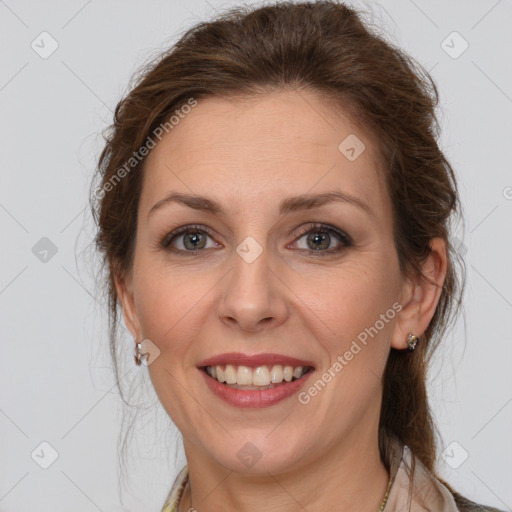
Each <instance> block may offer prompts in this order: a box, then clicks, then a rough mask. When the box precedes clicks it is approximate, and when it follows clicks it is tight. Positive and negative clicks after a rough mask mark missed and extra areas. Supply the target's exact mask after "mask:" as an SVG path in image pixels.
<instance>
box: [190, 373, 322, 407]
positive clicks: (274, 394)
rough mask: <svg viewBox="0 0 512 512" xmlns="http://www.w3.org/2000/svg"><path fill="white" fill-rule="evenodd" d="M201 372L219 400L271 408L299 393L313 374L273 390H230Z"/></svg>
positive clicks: (238, 405)
mask: <svg viewBox="0 0 512 512" xmlns="http://www.w3.org/2000/svg"><path fill="white" fill-rule="evenodd" d="M199 371H200V372H201V374H202V375H203V377H204V378H205V379H206V384H207V385H208V387H209V388H210V390H211V391H212V392H213V393H214V394H215V395H217V396H218V397H219V398H222V400H224V401H225V402H227V403H228V404H230V405H234V406H235V407H270V406H271V405H274V404H277V403H278V402H280V401H281V400H284V399H285V398H288V397H290V396H292V395H294V394H295V393H297V392H298V391H299V389H300V388H301V387H302V386H303V385H304V384H305V382H306V381H307V380H308V379H309V377H310V375H311V374H312V373H313V371H312V370H310V371H308V373H306V374H305V375H304V376H303V377H301V378H300V379H297V380H294V381H292V382H286V383H285V384H280V385H279V386H276V387H275V388H271V389H261V390H260V389H247V390H244V389H233V388H230V387H229V386H226V385H224V384H221V383H220V382H219V381H218V380H215V379H213V378H212V377H210V376H209V375H208V374H207V373H206V372H205V371H204V370H201V369H200V370H199Z"/></svg>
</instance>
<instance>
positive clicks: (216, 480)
mask: <svg viewBox="0 0 512 512" xmlns="http://www.w3.org/2000/svg"><path fill="white" fill-rule="evenodd" d="M187 448H189V450H187ZM185 451H186V452H190V447H187V446H185ZM193 452H194V453H191V454H190V453H187V460H188V461H189V464H188V466H189V482H190V485H187V487H186V489H185V493H184V495H183V497H182V500H181V502H180V507H179V511H180V512H185V511H188V510H189V509H192V507H193V509H197V510H200V511H201V512H213V511H215V512H216V511H218V510H237V511H240V512H256V511H258V512H260V511H261V510H265V511H269V512H273V511H279V512H296V511H297V510H337V511H340V512H341V511H343V512H356V511H357V512H361V511H368V512H377V511H378V510H379V507H380V505H381V503H382V500H383V498H384V495H385V493H386V490H387V487H388V481H389V474H388V471H387V470H386V468H385V466H384V464H383V463H382V461H381V460H380V454H379V450H378V442H377V437H376V435H375V436H371V437H370V436H366V438H365V436H364V435H362V433H361V432H360V431H359V432H355V431H354V432H353V433H352V434H351V435H349V436H348V437H347V438H345V439H344V441H343V442H342V443H339V444H338V445H337V447H336V448H334V449H330V450H326V452H325V453H323V454H322V456H321V457H317V458H316V459H315V460H314V461H312V462H310V463H308V464H306V465H304V466H302V467H300V468H299V469H294V470H290V471H288V472H284V473H283V472H281V473H279V474H275V475H272V474H271V473H269V472H267V473H265V474H263V475H262V474H258V475H242V474H239V473H235V472H232V471H229V470H226V469H225V468H223V467H221V466H218V467H217V468H214V466H212V465H211V464H208V462H206V461H204V460H201V457H196V455H197V454H196V453H195V451H194V450H193Z"/></svg>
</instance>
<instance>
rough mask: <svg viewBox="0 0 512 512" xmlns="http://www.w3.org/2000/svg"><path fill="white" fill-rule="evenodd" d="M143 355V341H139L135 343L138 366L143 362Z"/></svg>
mask: <svg viewBox="0 0 512 512" xmlns="http://www.w3.org/2000/svg"><path fill="white" fill-rule="evenodd" d="M143 355H144V354H143V353H142V343H137V344H136V345H135V352H134V357H135V364H136V365H137V366H140V365H141V364H142V361H141V358H142V356H143Z"/></svg>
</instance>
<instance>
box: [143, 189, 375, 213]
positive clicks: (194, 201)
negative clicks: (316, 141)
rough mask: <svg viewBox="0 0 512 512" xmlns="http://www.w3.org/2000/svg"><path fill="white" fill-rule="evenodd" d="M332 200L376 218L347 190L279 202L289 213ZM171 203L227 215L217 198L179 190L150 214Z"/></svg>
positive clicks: (364, 204) (294, 197)
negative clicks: (184, 192)
mask: <svg viewBox="0 0 512 512" xmlns="http://www.w3.org/2000/svg"><path fill="white" fill-rule="evenodd" d="M332 202H344V203H348V204H352V205H354V206H357V207H358V208H359V209H361V210H363V211H364V212H365V213H366V214H367V215H369V216H370V217H372V218H373V219H375V214H374V212H373V210H372V209H371V208H370V207H369V206H368V205H367V204H366V203H364V202H363V201H361V199H358V198H357V197H355V196H353V195H351V194H348V193H346V192H339V191H333V192H325V193H322V194H314V195H312V194H302V195H299V196H291V197H287V198H285V199H283V200H282V201H281V203H280V204H279V214H280V215H285V214H287V213H292V212H296V211H300V210H311V209H313V208H318V207H320V206H323V205H324V204H328V203H332ZM170 203H179V204H183V205H185V206H188V207H189V208H193V209H194V210H200V211H207V212H211V213H213V214H215V215H219V214H220V215H225V214H226V212H225V210H224V208H223V207H222V206H221V205H220V204H219V203H218V202H217V201H215V200H213V199H208V198H207V197H203V196H197V195H193V194H180V193H177V192H171V193H170V194H168V195H167V196H166V197H164V198H163V199H161V200H160V201H158V202H157V203H156V204H155V205H153V207H152V208H151V209H150V210H149V212H148V218H149V216H150V215H151V214H152V213H154V212H155V211H156V210H159V209H160V208H162V207H163V206H165V205H168V204H170Z"/></svg>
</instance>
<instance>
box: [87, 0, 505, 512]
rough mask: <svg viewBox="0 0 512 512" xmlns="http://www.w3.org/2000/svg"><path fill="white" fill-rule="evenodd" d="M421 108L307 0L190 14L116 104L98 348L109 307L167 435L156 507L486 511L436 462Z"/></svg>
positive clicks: (443, 284) (429, 92)
mask: <svg viewBox="0 0 512 512" xmlns="http://www.w3.org/2000/svg"><path fill="white" fill-rule="evenodd" d="M436 102H437V89H436V86H435V84H434V83H433V82H432V81H431V78H430V76H429V75H428V74H427V73H425V72H424V71H422V70H421V68H420V67H419V66H416V65H415V64H414V63H413V61H412V60H411V59H410V58H409V57H407V56H406V55H404V54H403V53H402V52H401V51H400V50H398V49H396V48H393V47H392V46H390V44H389V43H387V42H385V41H384V40H382V39H381V38H379V37H378V36H377V35H375V34H374V33H372V32H371V31H370V30H369V29H368V28H367V27H365V26H364V24H363V23H362V21H361V20H360V18H359V17H358V15H357V13H356V12H355V11H354V10H352V9H350V8H348V7H346V6H345V5H343V4H341V3H336V2H330V1H325V2H316V3H311V2H308V3H295V4H294V3H289V2H282V3H279V4H276V5H273V6H267V7H261V8H258V9H253V10H251V9H242V8H239V9H234V10H233V11H231V12H229V13H227V14H224V15H223V16H221V17H220V18H219V19H217V20H214V21H212V22H210V23H202V24H200V25H198V26H196V27H194V28H193V29H191V30H189V31H188V32H187V33H186V34H185V35H184V36H183V37H182V38H181V39H180V41H179V42H178V43H177V44H176V46H175V47H174V48H171V49H170V50H169V52H167V53H166V54H164V55H162V57H161V58H160V59H158V61H157V62H156V63H154V64H152V65H151V66H148V67H147V68H146V70H145V72H144V73H143V74H142V76H141V77H140V78H139V80H138V83H137V85H136V86H135V87H134V88H133V89H132V90H131V91H130V92H129V94H128V95H127V96H126V98H124V99H123V100H122V101H121V102H120V103H119V105H118V107H117V109H116V113H115V121H114V124H113V126H112V129H111V132H110V134H109V136H108V138H107V141H106V146H105V148H104V150H103V153H102V155H101V157H100V162H99V178H100V180H101V183H100V187H99V188H98V189H97V190H95V192H94V197H93V198H92V199H93V202H94V204H93V211H94V213H95V216H96V217H95V218H96V220H97V223H98V234H97V240H96V241H97V246H98V249H99V250H100V251H101V252H102V254H103V257H104V262H105V268H106V269H107V272H108V286H109V290H108V292H109V297H110V308H111V338H112V339H111V343H112V351H113V353H114V355H115V354H117V352H118V346H117V342H116V328H117V315H116V311H117V310H116V308H117V305H118V304H120V305H121V307H122V310H123V314H124V319H125V322H126V325H127V327H128V329H129V330H130V332H131V333H132V335H133V338H134V341H135V362H136V363H137V364H139V365H140V364H141V362H142V363H144V364H145V365H146V366H148V371H149V374H150V377H151V380H152V383H153V385H154V388H155V391H156V393H157V395H158V398H159V400H160V402H161V404H162V406H163V407H164V409H165V410H166V412H167V413H168V415H169V416H170V418H171V419H172V421H173V422H174V423H175V424H176V426H177V427H178V428H179V430H180V432H181V433H182V435H183V441H184V449H185V454H186V457H187V466H186V467H184V468H183V469H182V471H181V472H180V474H179V475H178V477H177V479H176V481H175V482H174V485H173V487H172V489H171V492H170V493H169V496H168V499H167V501H166V503H165V505H164V507H163V509H162V512H164V511H165V512H170V511H180V512H183V511H186V510H189V511H191V510H198V511H200V512H203V511H204V512H208V511H219V510H236V511H241V510H243V511H253V510H269V511H270V510H280V511H283V510H284V511H295V510H310V511H313V510H336V511H338V510H340V511H356V510H357V511H359V512H360V511H376V510H379V511H382V510H385V511H386V512H391V511H403V510H414V511H419V510H422V511H423V510H429V511H436V512H445V511H446V512H448V511H450V512H451V511H456V510H464V511H470V510H495V509H491V508H484V507H482V506H479V505H477V504H475V503H472V502H470V501H469V500H466V499H465V498H463V497H462V496H461V495H459V494H458V493H457V492H455V491H454V490H453V489H452V488H451V487H450V486H449V484H448V483H446V482H444V481H442V480H441V479H440V478H439V477H438V476H437V474H436V472H435V461H436V439H435V427H434V422H433V418H432V416H431V413H430V411H429V407H428V402H427V390H426V384H425V382H426V371H427V366H428V362H429V360H430V358H431V356H432V354H433V352H434V350H435V348H436V346H437V345H438V344H439V342H440V340H441V339H442V337H443V334H444V333H445V332H446V329H447V327H448V325H449V323H450V320H452V319H453V318H454V316H455V314H456V312H457V311H458V307H459V305H460V297H461V294H462V289H463V286H462V284H463V279H462V277H461V276H459V275H458V274H457V272H456V271H455V263H456V262H457V260H456V253H455V252H454V250H453V248H452V246H451V243H450V237H449V229H448V228H449V222H450V220H451V218H452V216H453V215H454V214H455V213H457V212H458V211H459V208H460V204H459V199H458V194H457V185H456V182H455V177H454V174H453V171H452V169H451V167H450V164H449V163H448V161H447V160H446V158H445V156H444V155H443V153H442V152H441V150H440V149H439V147H438V145H437V142H436V137H437V135H438V125H437V121H436V118H435V113H434V109H435V106H436ZM461 269H462V270H463V266H461ZM461 275H463V272H462V274H461Z"/></svg>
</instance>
